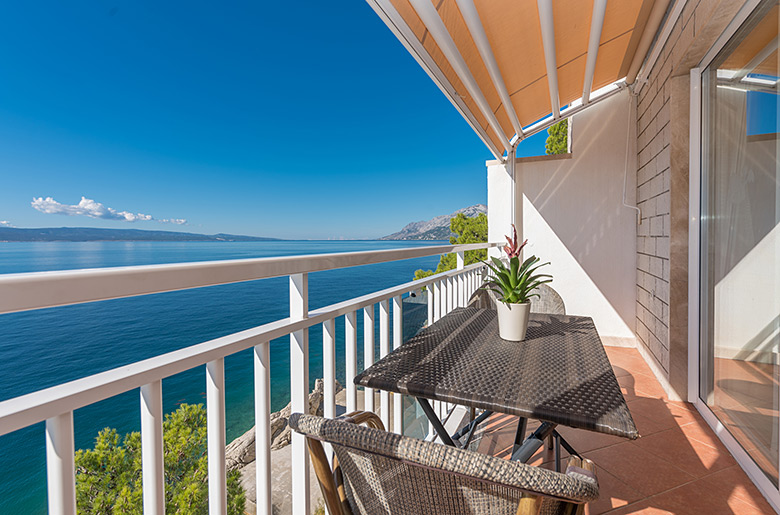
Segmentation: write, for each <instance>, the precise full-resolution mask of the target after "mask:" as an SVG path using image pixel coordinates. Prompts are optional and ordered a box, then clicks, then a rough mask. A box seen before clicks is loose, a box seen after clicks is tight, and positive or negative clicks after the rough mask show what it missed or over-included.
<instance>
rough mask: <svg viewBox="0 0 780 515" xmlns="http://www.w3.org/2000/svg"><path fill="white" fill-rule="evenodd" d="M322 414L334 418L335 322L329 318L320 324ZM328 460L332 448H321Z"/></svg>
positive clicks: (331, 455) (330, 456)
mask: <svg viewBox="0 0 780 515" xmlns="http://www.w3.org/2000/svg"><path fill="white" fill-rule="evenodd" d="M322 382H323V390H322V395H323V397H324V398H323V399H322V404H323V407H322V414H323V415H324V416H325V418H335V417H336V320H335V319H333V318H331V319H330V320H328V321H327V322H323V324H322ZM323 448H324V449H325V454H326V456H327V457H328V459H329V460H332V457H333V447H331V445H330V444H325V445H324V446H323Z"/></svg>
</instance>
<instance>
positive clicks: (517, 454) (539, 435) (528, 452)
mask: <svg viewBox="0 0 780 515" xmlns="http://www.w3.org/2000/svg"><path fill="white" fill-rule="evenodd" d="M518 425H519V424H518ZM556 425H557V424H553V423H552V422H542V425H540V426H539V427H538V428H536V431H534V432H533V433H531V434H530V435H529V436H528V438H526V439H525V441H524V442H523V443H522V445H520V446H517V445H515V448H514V449H513V450H512V460H513V461H520V462H523V463H525V462H526V461H528V460H529V459H530V458H531V456H533V455H534V453H536V451H538V450H539V448H540V447H541V446H542V445H544V439H545V438H547V437H548V436H550V434H552V432H553V431H554V430H555V426H556ZM518 429H519V428H518ZM515 440H517V437H515Z"/></svg>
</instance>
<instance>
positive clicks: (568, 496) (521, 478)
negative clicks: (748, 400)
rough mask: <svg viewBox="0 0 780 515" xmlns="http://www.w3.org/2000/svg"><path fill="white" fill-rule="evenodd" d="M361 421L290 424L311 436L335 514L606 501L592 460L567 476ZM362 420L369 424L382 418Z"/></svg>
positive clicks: (507, 510)
mask: <svg viewBox="0 0 780 515" xmlns="http://www.w3.org/2000/svg"><path fill="white" fill-rule="evenodd" d="M356 414H357V413H355V414H349V415H346V416H345V417H346V420H344V417H342V419H333V420H331V419H325V418H322V417H317V416H313V415H302V414H298V413H296V414H293V415H292V416H291V417H290V427H291V428H292V429H293V430H295V431H297V432H298V433H301V434H303V435H305V436H306V437H307V442H308V443H309V449H310V451H311V456H312V460H313V462H314V466H315V471H317V477H318V479H319V480H320V486H321V487H322V489H323V495H324V496H325V498H326V502H327V503H328V510H329V511H330V513H331V514H332V515H341V514H372V515H373V514H393V515H396V514H415V515H428V514H430V515H439V514H442V513H452V514H457V513H469V514H477V515H478V514H487V513H490V514H507V515H515V514H518V513H523V514H525V513H539V510H540V509H541V510H542V512H543V513H545V514H547V513H577V512H578V511H579V509H580V508H581V507H582V506H583V504H582V503H586V502H588V501H591V500H593V499H596V498H597V497H598V482H597V480H596V477H595V473H594V472H593V466H592V463H590V462H587V460H586V463H582V462H579V461H576V458H575V465H576V464H578V465H579V466H573V465H572V463H571V462H570V464H569V468H568V470H567V473H566V474H561V473H557V472H553V471H551V470H547V469H543V468H539V467H531V466H528V465H525V464H522V463H518V462H512V461H508V460H503V459H500V458H495V457H493V456H489V455H485V454H479V453H476V452H471V451H467V450H462V449H456V448H454V447H448V446H445V445H441V444H437V443H433V442H426V441H423V440H417V439H414V438H409V437H405V436H400V435H396V434H393V433H388V432H386V431H383V430H379V429H374V428H370V427H362V426H360V425H358V424H356V423H353V422H350V421H348V420H349V418H350V417H353V416H355V415H356ZM359 415H360V416H362V417H363V419H364V420H365V418H366V415H369V416H370V418H373V417H376V416H375V415H373V414H368V413H365V412H362V413H359ZM377 422H378V423H377ZM372 425H373V426H374V427H381V422H380V421H379V420H378V419H376V421H373V423H372ZM320 441H324V442H329V443H330V444H331V445H332V447H333V451H334V453H335V456H336V458H337V459H336V460H334V466H335V467H334V468H335V470H334V471H333V474H332V475H331V474H327V473H324V472H325V469H327V459H326V458H325V454H324V452H323V451H322V446H321V444H320ZM323 460H324V464H323V463H322V461H323ZM318 462H319V463H318ZM333 476H336V479H335V483H336V484H335V486H334V484H333ZM342 478H343V479H342ZM341 481H343V483H341V484H339V483H340V482H341ZM329 482H330V483H331V484H324V483H329ZM336 490H338V491H339V492H340V494H338V495H335V494H334V492H335V491H336ZM572 503H574V504H572ZM526 510H528V511H526Z"/></svg>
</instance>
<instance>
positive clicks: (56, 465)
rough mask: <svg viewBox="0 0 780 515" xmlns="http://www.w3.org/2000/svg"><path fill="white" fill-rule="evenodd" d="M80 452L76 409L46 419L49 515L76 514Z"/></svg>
mask: <svg viewBox="0 0 780 515" xmlns="http://www.w3.org/2000/svg"><path fill="white" fill-rule="evenodd" d="M75 452H76V449H75V444H74V439H73V412H72V411H69V412H67V413H63V414H62V415H58V416H56V417H53V418H50V419H48V420H47V421H46V480H47V482H48V494H49V514H50V515H76V467H75V464H74V454H75Z"/></svg>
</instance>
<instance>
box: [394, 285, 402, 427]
mask: <svg viewBox="0 0 780 515" xmlns="http://www.w3.org/2000/svg"><path fill="white" fill-rule="evenodd" d="M403 343H404V304H403V297H401V295H398V296H396V297H393V349H397V348H399V347H400V346H401V345H403ZM393 431H394V432H396V433H398V434H399V435H401V434H403V433H404V427H403V398H402V397H401V396H400V395H399V394H396V393H394V394H393Z"/></svg>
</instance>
